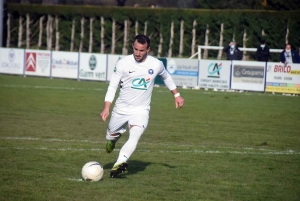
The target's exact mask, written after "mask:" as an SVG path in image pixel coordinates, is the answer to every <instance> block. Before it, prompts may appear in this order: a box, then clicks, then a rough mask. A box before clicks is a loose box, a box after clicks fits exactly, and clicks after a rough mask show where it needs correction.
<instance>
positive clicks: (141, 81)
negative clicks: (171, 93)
mask: <svg viewBox="0 0 300 201" xmlns="http://www.w3.org/2000/svg"><path fill="white" fill-rule="evenodd" d="M149 83H150V78H147V79H145V78H135V79H133V80H132V82H131V88H133V89H139V90H147V89H148V84H149Z"/></svg>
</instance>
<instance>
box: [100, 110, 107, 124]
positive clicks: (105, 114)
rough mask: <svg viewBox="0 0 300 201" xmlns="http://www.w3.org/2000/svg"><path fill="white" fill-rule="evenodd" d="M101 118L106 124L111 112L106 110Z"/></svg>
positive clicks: (101, 114)
mask: <svg viewBox="0 0 300 201" xmlns="http://www.w3.org/2000/svg"><path fill="white" fill-rule="evenodd" d="M100 116H101V118H102V120H103V121H104V122H105V121H106V119H107V117H108V116H109V110H108V109H104V110H103V111H102V112H101V113H100Z"/></svg>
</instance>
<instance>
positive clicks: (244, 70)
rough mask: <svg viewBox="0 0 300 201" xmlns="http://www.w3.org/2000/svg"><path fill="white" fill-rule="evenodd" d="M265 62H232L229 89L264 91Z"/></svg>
mask: <svg viewBox="0 0 300 201" xmlns="http://www.w3.org/2000/svg"><path fill="white" fill-rule="evenodd" d="M265 68H266V63H265V62H256V61H232V70H231V72H232V73H231V89H238V90H250V91H264V90H265Z"/></svg>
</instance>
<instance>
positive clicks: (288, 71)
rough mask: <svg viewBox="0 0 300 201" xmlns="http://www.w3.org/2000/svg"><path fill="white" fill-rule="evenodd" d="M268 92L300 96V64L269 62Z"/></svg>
mask: <svg viewBox="0 0 300 201" xmlns="http://www.w3.org/2000/svg"><path fill="white" fill-rule="evenodd" d="M266 91H268V92H278V93H290V94H291V93H292V94H300V64H288V65H284V64H283V63H274V62H268V64H267V81H266Z"/></svg>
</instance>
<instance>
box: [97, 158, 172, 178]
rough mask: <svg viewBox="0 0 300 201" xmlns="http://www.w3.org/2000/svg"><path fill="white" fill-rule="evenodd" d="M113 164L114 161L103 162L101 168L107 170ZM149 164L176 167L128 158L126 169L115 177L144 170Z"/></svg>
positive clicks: (122, 176) (124, 176)
mask: <svg viewBox="0 0 300 201" xmlns="http://www.w3.org/2000/svg"><path fill="white" fill-rule="evenodd" d="M113 165H114V163H108V164H105V165H104V166H103V168H104V169H105V170H109V171H110V169H111V167H112V166H113ZM149 165H161V166H164V167H168V168H176V166H171V165H169V164H165V163H163V164H162V163H152V162H145V161H137V160H129V161H128V169H127V170H126V172H124V173H122V174H119V175H118V176H116V177H115V178H119V179H122V178H126V176H128V175H134V174H137V173H139V172H144V171H145V170H146V168H147V166H149Z"/></svg>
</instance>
